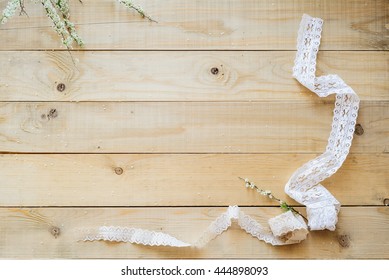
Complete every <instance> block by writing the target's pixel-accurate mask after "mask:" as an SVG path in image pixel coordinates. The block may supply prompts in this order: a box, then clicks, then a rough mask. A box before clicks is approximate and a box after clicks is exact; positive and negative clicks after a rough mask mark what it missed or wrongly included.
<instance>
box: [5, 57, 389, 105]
mask: <svg viewBox="0 0 389 280" xmlns="http://www.w3.org/2000/svg"><path fill="white" fill-rule="evenodd" d="M72 56H73V58H74V60H75V61H76V65H74V64H73V61H72V58H71V56H70V55H69V53H67V52H51V51H49V52H29V51H26V52H15V51H4V52H0V65H2V66H3V67H1V68H0V77H2V78H1V79H0V91H1V95H0V100H1V101H249V100H252V101H264V100H266V101H268V100H282V101H286V100H291V101H292V100H293V101H294V100H297V101H312V100H315V97H313V96H314V94H313V93H312V92H310V91H309V90H308V89H306V88H305V87H303V86H301V85H300V84H299V83H298V82H297V81H296V80H294V79H293V78H292V67H293V61H294V56H295V52H294V51H286V52H285V51H284V52H280V51H261V52H250V51H233V52H232V51H227V52H226V51H175V52H170V51H168V52H166V51H159V52H157V51H123V52H117V51H106V52H105V51H104V52H75V53H73V54H72ZM212 69H214V71H213V73H214V74H213V73H212V72H211V70H212ZM322 73H324V74H338V75H339V76H340V77H342V79H343V80H344V81H346V82H347V83H348V84H349V85H350V86H351V87H352V88H353V89H354V90H355V92H357V93H358V95H359V97H360V98H361V100H362V101H373V100H385V101H388V100H389V94H388V92H389V85H388V82H387V81H388V80H389V54H388V53H387V52H374V51H367V52H355V51H352V52H326V51H323V52H320V54H319V60H318V74H322ZM107 75H108V76H107ZM104 77H109V82H107V79H105V78H104ZM61 83H63V84H64V90H62V91H60V90H61V89H60V90H58V89H57V87H58V85H59V84H61ZM298 93H299V94H298Z"/></svg>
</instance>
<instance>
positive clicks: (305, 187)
mask: <svg viewBox="0 0 389 280" xmlns="http://www.w3.org/2000/svg"><path fill="white" fill-rule="evenodd" d="M322 25H323V21H322V20H321V19H319V18H312V17H310V16H308V15H303V18H302V21H301V24H300V29H299V32H298V39H297V54H296V59H295V65H294V68H293V76H294V77H295V78H296V79H297V80H298V81H299V82H300V83H301V84H302V85H304V86H305V87H307V88H308V89H310V90H311V91H313V92H315V93H316V94H317V95H318V96H320V97H326V96H328V95H330V94H336V101H335V109H334V117H333V122H332V131H331V135H330V137H329V140H328V145H327V148H326V151H325V152H324V153H323V154H322V155H320V156H318V157H317V158H315V159H313V160H311V161H309V162H308V163H306V164H304V165H303V166H302V167H300V168H299V169H298V170H297V171H296V172H295V173H294V174H293V175H292V176H291V178H290V179H289V181H288V183H287V184H286V186H285V192H286V193H287V194H288V195H289V196H291V197H292V198H293V199H295V200H296V201H298V202H299V203H302V204H304V205H306V206H307V216H308V221H309V222H308V224H309V227H310V229H311V230H323V229H329V230H334V229H335V225H336V223H337V220H338V218H337V216H338V212H339V208H340V203H339V202H338V201H337V200H336V199H335V197H334V196H333V195H332V194H331V193H330V192H329V191H328V190H327V189H326V188H324V187H323V186H322V185H321V184H320V182H322V181H323V180H325V179H326V178H328V177H330V176H331V175H332V174H334V173H335V172H336V171H337V170H338V169H339V168H340V167H341V165H342V163H343V162H344V160H345V159H346V157H347V155H348V153H349V149H350V146H351V142H352V139H353V134H354V130H355V124H356V118H357V114H358V108H359V98H358V96H357V95H356V94H355V92H354V91H353V90H352V89H351V88H350V87H349V86H348V85H347V84H346V83H345V82H343V80H342V79H341V78H340V77H338V76H337V75H326V76H320V77H316V76H315V72H316V56H317V52H318V50H319V45H320V34H321V31H322ZM233 221H236V222H237V223H238V225H239V226H240V227H241V228H242V229H243V230H245V231H246V232H247V233H249V234H251V235H252V236H253V237H255V238H257V239H259V240H262V241H265V242H266V243H269V244H272V245H287V244H294V243H299V242H301V241H302V240H304V239H305V238H306V236H307V234H308V229H307V225H306V224H305V222H304V220H303V219H302V217H301V216H299V215H295V214H294V213H292V212H291V211H287V212H285V213H283V214H281V215H278V216H276V217H274V218H271V219H269V221H268V223H269V227H263V226H262V225H261V224H259V223H258V222H257V221H255V220H254V219H253V218H251V217H250V216H248V215H245V214H244V213H243V212H242V211H240V209H239V207H238V206H230V207H229V208H228V211H227V212H225V213H223V214H222V215H221V216H219V217H218V218H217V219H216V220H215V221H214V222H212V223H211V225H210V226H209V227H208V228H207V229H206V230H205V232H204V234H203V235H202V236H201V237H200V238H199V239H198V240H197V241H196V242H194V243H192V244H190V243H187V242H184V241H181V240H179V239H177V238H175V237H173V236H171V235H169V234H166V233H162V232H155V231H149V230H145V229H139V228H128V227H117V226H108V227H106V226H102V227H99V228H96V229H87V230H83V231H82V232H81V233H82V237H81V240H84V241H94V240H105V241H116V242H129V243H136V244H143V245H149V246H173V247H190V246H192V247H203V246H204V245H206V244H207V243H208V242H209V241H211V240H212V239H214V238H215V237H217V236H218V235H220V234H222V233H223V232H224V231H226V230H227V229H228V228H229V227H230V226H231V223H232V222H233Z"/></svg>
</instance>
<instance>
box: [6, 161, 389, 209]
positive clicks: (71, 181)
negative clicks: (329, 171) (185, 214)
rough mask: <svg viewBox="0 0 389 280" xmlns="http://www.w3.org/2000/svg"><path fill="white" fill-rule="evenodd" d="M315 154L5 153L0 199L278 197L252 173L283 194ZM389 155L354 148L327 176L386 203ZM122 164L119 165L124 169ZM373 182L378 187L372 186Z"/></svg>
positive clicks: (212, 200) (98, 202) (346, 199)
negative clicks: (265, 192)
mask: <svg viewBox="0 0 389 280" xmlns="http://www.w3.org/2000/svg"><path fill="white" fill-rule="evenodd" d="M314 157H315V155H311V154H308V155H302V154H295V155H290V154H285V155H280V154H266V155H263V154H238V155H235V154H207V155H198V154H192V155H189V154H183V155H180V154H175V155H174V154H152V155H145V154H143V155H140V154H137V155H118V154H103V155H84V154H81V155H77V154H76V155H75V154H72V155H23V154H21V155H1V156H0V174H1V175H0V176H1V178H2V183H1V188H0V206H2V207H15V206H16V207H17V206H24V207H26V206H27V207H28V206H153V207H154V206H190V205H192V206H208V205H212V206H225V205H235V204H238V205H265V206H269V205H274V202H272V201H270V200H269V199H267V198H264V197H261V196H259V195H257V193H256V192H253V191H251V190H246V189H244V183H243V182H242V181H240V180H239V179H238V176H241V177H244V178H246V177H248V178H250V179H251V180H252V181H254V182H256V183H257V184H258V185H259V186H262V187H263V188H264V189H270V190H272V191H273V193H274V194H277V197H279V198H281V199H282V200H284V201H287V202H288V203H290V204H296V202H294V201H293V200H292V199H290V198H289V197H288V196H287V195H286V194H285V193H284V185H285V183H286V182H287V181H288V179H289V177H290V176H291V175H292V173H293V172H294V171H295V170H296V169H297V168H298V167H300V166H301V165H303V164H304V163H305V162H308V161H309V160H311V159H312V158H314ZM388 166H389V155H387V154H384V155H365V154H357V155H350V156H349V158H348V159H347V160H346V162H345V164H344V165H343V166H342V168H341V169H340V170H339V171H338V172H337V173H336V174H335V175H334V176H332V177H330V178H329V179H327V180H326V181H325V182H324V185H325V186H326V187H327V188H328V189H329V190H330V191H331V192H332V193H333V194H334V196H335V197H336V198H337V199H338V200H339V201H340V202H341V203H342V205H377V206H379V205H383V199H384V198H386V197H389V188H388V182H389V173H388V172H387V168H388ZM120 168H121V169H120ZM370 186H374V188H370Z"/></svg>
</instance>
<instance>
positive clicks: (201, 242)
mask: <svg viewBox="0 0 389 280" xmlns="http://www.w3.org/2000/svg"><path fill="white" fill-rule="evenodd" d="M233 221H235V222H237V223H238V225H239V226H240V227H241V228H242V229H243V230H245V231H246V232H247V233H249V234H251V235H252V236H253V237H255V238H257V239H259V240H263V241H265V242H266V243H270V244H272V245H287V244H294V243H299V242H301V241H302V240H304V239H305V238H306V235H307V234H308V229H307V225H306V224H305V222H304V220H303V219H302V218H301V217H300V216H298V215H295V214H293V213H292V212H291V211H288V212H285V213H283V214H281V215H278V216H277V217H274V218H272V219H270V220H269V226H270V229H269V228H267V227H266V228H265V227H263V226H262V225H261V224H259V223H258V222H257V221H255V220H254V219H253V218H251V217H250V216H248V215H246V214H244V213H243V211H241V210H240V208H239V207H238V206H230V207H228V210H227V212H225V213H223V214H222V215H220V216H219V217H218V218H217V219H216V220H215V221H213V222H212V223H211V224H210V225H209V226H208V228H207V229H206V230H205V232H204V233H203V234H202V235H201V237H200V238H199V239H198V240H197V241H195V242H194V243H192V244H191V243H187V242H184V241H181V240H179V239H177V238H175V237H173V236H171V235H169V234H167V233H163V232H157V231H149V230H145V229H140V228H130V227H117V226H108V227H107V226H102V227H99V228H96V229H93V228H92V229H88V228H85V229H81V230H79V231H80V232H79V234H81V235H82V237H81V240H82V241H96V240H104V241H111V242H128V243H135V244H142V245H148V246H171V247H199V248H201V247H204V246H205V245H206V244H207V243H208V242H209V241H211V240H213V239H214V238H216V237H217V236H218V235H221V234H222V233H223V232H224V231H226V230H227V229H228V228H229V227H230V226H231V224H232V222H233Z"/></svg>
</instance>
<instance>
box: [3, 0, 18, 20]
mask: <svg viewBox="0 0 389 280" xmlns="http://www.w3.org/2000/svg"><path fill="white" fill-rule="evenodd" d="M17 8H20V0H10V1H8V3H7V6H6V7H5V9H4V11H3V14H2V16H1V19H0V23H1V24H4V23H6V22H7V21H8V19H10V18H11V17H13V16H14V15H15V12H16V9H17Z"/></svg>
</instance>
